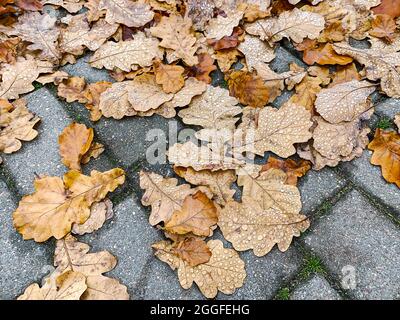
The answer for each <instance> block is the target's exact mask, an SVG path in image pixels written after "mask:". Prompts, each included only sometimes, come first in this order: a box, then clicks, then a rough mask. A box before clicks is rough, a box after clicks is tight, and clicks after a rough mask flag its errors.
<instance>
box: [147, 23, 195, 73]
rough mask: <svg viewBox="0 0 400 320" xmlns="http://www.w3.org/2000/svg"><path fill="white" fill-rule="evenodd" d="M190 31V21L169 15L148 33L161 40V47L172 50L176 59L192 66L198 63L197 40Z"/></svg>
mask: <svg viewBox="0 0 400 320" xmlns="http://www.w3.org/2000/svg"><path fill="white" fill-rule="evenodd" d="M191 29H192V22H191V21H190V20H188V19H183V18H182V17H181V16H180V15H171V16H169V17H162V18H161V21H160V23H158V24H157V25H156V26H155V27H151V28H150V32H151V34H152V35H153V36H155V37H157V38H161V39H162V41H161V43H160V46H161V47H164V48H168V49H172V50H173V54H174V57H175V58H176V59H182V60H183V61H184V62H185V63H186V64H187V65H188V66H193V65H196V64H197V63H198V58H197V57H196V56H195V53H196V50H197V45H196V42H197V40H196V37H195V36H194V34H192V31H191ZM169 62H171V61H169Z"/></svg>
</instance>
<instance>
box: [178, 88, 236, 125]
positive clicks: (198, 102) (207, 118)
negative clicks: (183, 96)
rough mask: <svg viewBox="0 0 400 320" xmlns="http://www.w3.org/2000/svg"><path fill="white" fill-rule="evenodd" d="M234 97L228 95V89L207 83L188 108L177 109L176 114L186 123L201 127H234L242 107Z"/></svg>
mask: <svg viewBox="0 0 400 320" xmlns="http://www.w3.org/2000/svg"><path fill="white" fill-rule="evenodd" d="M237 104H238V101H237V100H236V98H234V97H231V96H229V91H228V90H225V89H222V88H219V87H213V86H211V85H208V87H207V91H206V92H204V93H203V94H202V95H201V96H199V97H196V98H194V99H193V101H192V103H191V104H190V106H189V108H186V109H183V110H181V111H179V113H178V115H179V116H180V117H181V118H182V121H183V122H184V123H186V124H193V125H198V126H202V127H203V128H210V129H211V128H215V129H223V128H226V129H234V128H235V123H236V122H237V121H238V120H239V118H238V117H237V115H239V114H240V113H241V112H242V108H241V107H240V106H238V105H237Z"/></svg>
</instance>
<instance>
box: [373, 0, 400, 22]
mask: <svg viewBox="0 0 400 320" xmlns="http://www.w3.org/2000/svg"><path fill="white" fill-rule="evenodd" d="M372 11H373V12H374V13H376V14H387V15H389V16H391V17H392V18H397V17H400V0H382V1H381V4H380V5H379V6H377V7H375V8H372Z"/></svg>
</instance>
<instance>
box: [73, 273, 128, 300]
mask: <svg viewBox="0 0 400 320" xmlns="http://www.w3.org/2000/svg"><path fill="white" fill-rule="evenodd" d="M86 285H87V289H86V291H85V292H84V294H83V295H82V297H81V300H129V294H128V289H127V287H126V286H124V285H123V284H121V283H120V282H119V281H118V280H117V279H113V278H108V277H105V276H101V275H100V276H88V277H86Z"/></svg>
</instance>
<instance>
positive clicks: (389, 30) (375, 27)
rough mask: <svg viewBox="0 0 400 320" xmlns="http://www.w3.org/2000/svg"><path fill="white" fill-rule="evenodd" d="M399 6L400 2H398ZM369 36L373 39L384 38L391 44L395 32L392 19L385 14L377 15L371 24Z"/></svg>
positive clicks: (394, 24) (394, 23)
mask: <svg viewBox="0 0 400 320" xmlns="http://www.w3.org/2000/svg"><path fill="white" fill-rule="evenodd" d="M399 5H400V2H399ZM371 27H372V28H371V30H370V31H369V34H370V35H371V36H373V37H377V38H384V39H385V40H387V41H389V42H391V41H393V39H394V36H395V34H394V32H395V30H396V22H395V21H394V19H393V17H391V16H389V15H387V14H378V15H377V16H376V17H375V18H374V20H373V21H372V24H371Z"/></svg>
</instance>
